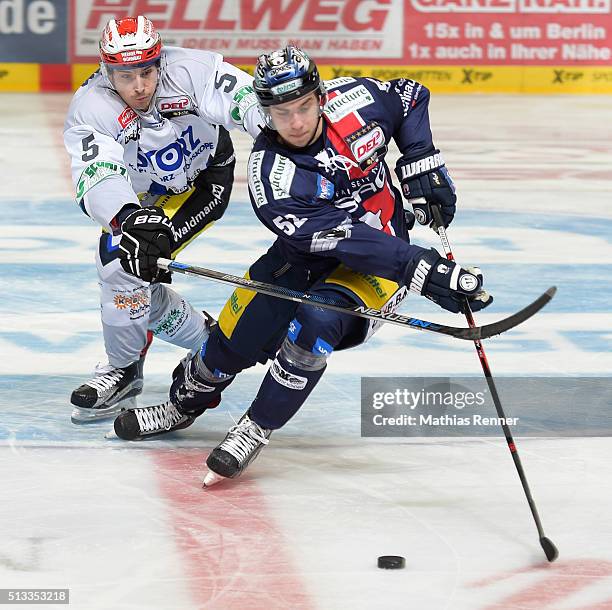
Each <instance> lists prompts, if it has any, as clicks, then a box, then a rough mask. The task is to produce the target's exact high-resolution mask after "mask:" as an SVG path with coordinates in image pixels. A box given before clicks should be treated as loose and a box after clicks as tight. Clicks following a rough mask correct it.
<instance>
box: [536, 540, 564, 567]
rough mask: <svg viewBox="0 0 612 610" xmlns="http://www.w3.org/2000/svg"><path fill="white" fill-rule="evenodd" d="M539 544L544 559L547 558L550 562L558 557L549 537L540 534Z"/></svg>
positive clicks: (557, 552)
mask: <svg viewBox="0 0 612 610" xmlns="http://www.w3.org/2000/svg"><path fill="white" fill-rule="evenodd" d="M540 544H541V545H542V549H543V550H544V554H545V555H546V559H548V561H550V562H551V563H552V562H553V561H554V560H555V559H557V557H559V551H558V550H557V547H556V546H555V545H554V544H553V542H552V540H551V539H550V538H547V537H546V536H542V537H541V538H540Z"/></svg>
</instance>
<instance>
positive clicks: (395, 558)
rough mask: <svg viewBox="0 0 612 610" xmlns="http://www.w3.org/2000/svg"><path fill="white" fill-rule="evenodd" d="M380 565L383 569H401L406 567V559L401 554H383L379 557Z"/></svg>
mask: <svg viewBox="0 0 612 610" xmlns="http://www.w3.org/2000/svg"><path fill="white" fill-rule="evenodd" d="M378 567H379V568H382V569H383V570H401V569H402V568H405V567H406V559H405V558H404V557H401V556H400V555H382V556H381V557H379V558H378Z"/></svg>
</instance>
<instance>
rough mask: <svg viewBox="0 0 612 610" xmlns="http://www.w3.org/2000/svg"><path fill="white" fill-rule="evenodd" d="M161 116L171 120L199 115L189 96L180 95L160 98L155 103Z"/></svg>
mask: <svg viewBox="0 0 612 610" xmlns="http://www.w3.org/2000/svg"><path fill="white" fill-rule="evenodd" d="M155 105H156V106H157V110H158V111H159V114H161V115H162V116H163V117H164V118H166V119H171V118H174V117H177V116H184V115H186V114H197V113H196V111H195V109H194V103H193V101H192V100H191V98H190V97H188V96H187V95H179V96H175V97H160V98H158V99H157V101H156V102H155Z"/></svg>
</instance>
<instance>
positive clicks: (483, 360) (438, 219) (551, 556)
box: [431, 205, 559, 561]
mask: <svg viewBox="0 0 612 610" xmlns="http://www.w3.org/2000/svg"><path fill="white" fill-rule="evenodd" d="M431 211H432V214H433V217H434V221H435V223H436V225H437V231H438V235H439V236H440V241H441V242H442V247H443V248H444V253H445V254H446V258H447V259H448V260H451V261H454V260H455V257H454V256H453V253H452V251H451V247H450V244H449V242H448V238H447V236H446V229H445V228H444V221H443V220H442V214H441V213H440V209H439V208H438V207H437V206H435V205H432V206H431ZM463 312H464V313H465V317H466V319H467V322H468V324H469V325H470V328H473V327H475V325H476V323H475V322H474V315H473V314H472V310H471V309H470V305H469V303H468V301H467V299H466V300H465V303H464V306H463ZM474 346H475V347H476V352H477V353H478V358H479V360H480V364H481V365H482V371H483V373H484V375H485V378H486V380H487V385H488V386H489V390H490V391H491V397H492V398H493V404H494V405H495V410H496V411H497V415H498V417H499V418H500V421H501V422H502V424H501V426H502V429H503V431H504V436H505V437H506V443H508V449H510V455H512V459H513V461H514V465H515V466H516V471H517V472H518V475H519V479H520V480H521V484H522V485H523V491H524V492H525V496H526V497H527V502H528V503H529V508H530V509H531V514H532V515H533V520H534V521H535V524H536V527H537V529H538V536H539V537H540V544H541V545H542V549H543V550H544V553H545V555H546V559H548V561H554V560H555V559H557V557H558V556H559V551H558V550H557V547H556V546H555V545H554V544H553V542H552V540H551V539H550V538H547V537H546V536H545V535H544V528H543V527H542V522H541V521H540V516H539V515H538V509H537V508H536V505H535V501H534V499H533V497H532V495H531V490H530V489H529V483H528V482H527V477H526V476H525V471H524V470H523V465H522V463H521V458H520V457H519V454H518V449H517V448H516V443H515V442H514V438H513V437H512V432H511V430H510V427H509V426H508V424H507V423H506V421H507V420H506V415H505V413H504V409H503V408H502V404H501V400H500V399H499V394H498V393H497V388H496V387H495V381H494V379H493V374H492V373H491V369H490V367H489V362H488V360H487V356H486V354H485V351H484V348H483V346H482V343H481V342H480V340H479V339H474Z"/></svg>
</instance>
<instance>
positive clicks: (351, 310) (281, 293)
mask: <svg viewBox="0 0 612 610" xmlns="http://www.w3.org/2000/svg"><path fill="white" fill-rule="evenodd" d="M157 266H158V267H159V268H160V269H162V270H163V271H175V272H178V273H184V274H185V275H195V276H197V277H204V278H206V279H209V280H213V281H215V282H221V283H222V284H229V285H230V286H239V287H240V288H246V289H247V290H253V291H254V292H261V293H262V294H267V295H269V296H273V297H277V298H279V299H286V300H288V301H295V302H297V303H304V304H306V305H313V306H316V307H322V308H323V309H331V310H333V311H339V312H341V313H348V314H350V315H353V316H358V317H360V318H367V319H368V320H378V321H382V322H387V323H389V324H396V325H398V326H404V327H408V328H413V329H415V330H425V331H428V332H433V333H438V334H443V335H448V336H450V337H455V338H456V339H465V340H467V341H475V340H477V339H488V338H489V337H493V336H494V335H499V334H501V333H503V332H505V331H507V330H510V329H511V328H514V327H515V326H518V325H519V324H521V323H522V322H524V321H525V320H527V319H528V318H531V316H533V315H534V314H536V313H537V312H538V311H540V309H542V307H544V305H546V304H547V303H548V302H549V301H550V300H551V299H552V298H553V296H554V295H555V292H556V291H557V289H556V288H555V287H554V286H553V287H551V288H549V289H548V290H547V291H546V292H545V293H544V294H542V295H540V296H539V297H538V298H537V299H536V300H535V301H533V303H530V304H529V305H527V307H525V308H523V309H521V311H519V312H517V313H515V314H513V315H511V316H509V317H507V318H504V319H503V320H499V321H498V322H493V323H492V324H486V325H484V326H472V327H471V328H457V327H455V326H446V325H445V324H438V323H436V322H428V321H427V320H421V319H419V318H412V317H410V316H404V315H402V314H399V313H394V312H384V311H381V310H379V309H373V308H371V307H365V306H363V305H354V306H351V305H346V304H344V303H339V302H337V301H334V300H333V299H329V298H327V297H323V296H320V295H317V294H310V293H308V292H299V291H297V290H291V289H289V288H284V287H283V286H276V285H274V284H266V283H264V282H258V281H256V280H250V279H247V278H243V277H238V276H236V275H231V274H229V273H221V272H220V271H213V270H212V269H205V268H204V267H196V266H195V265H188V264H186V263H179V262H177V261H172V260H170V259H165V258H160V259H159V260H158V261H157Z"/></svg>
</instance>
